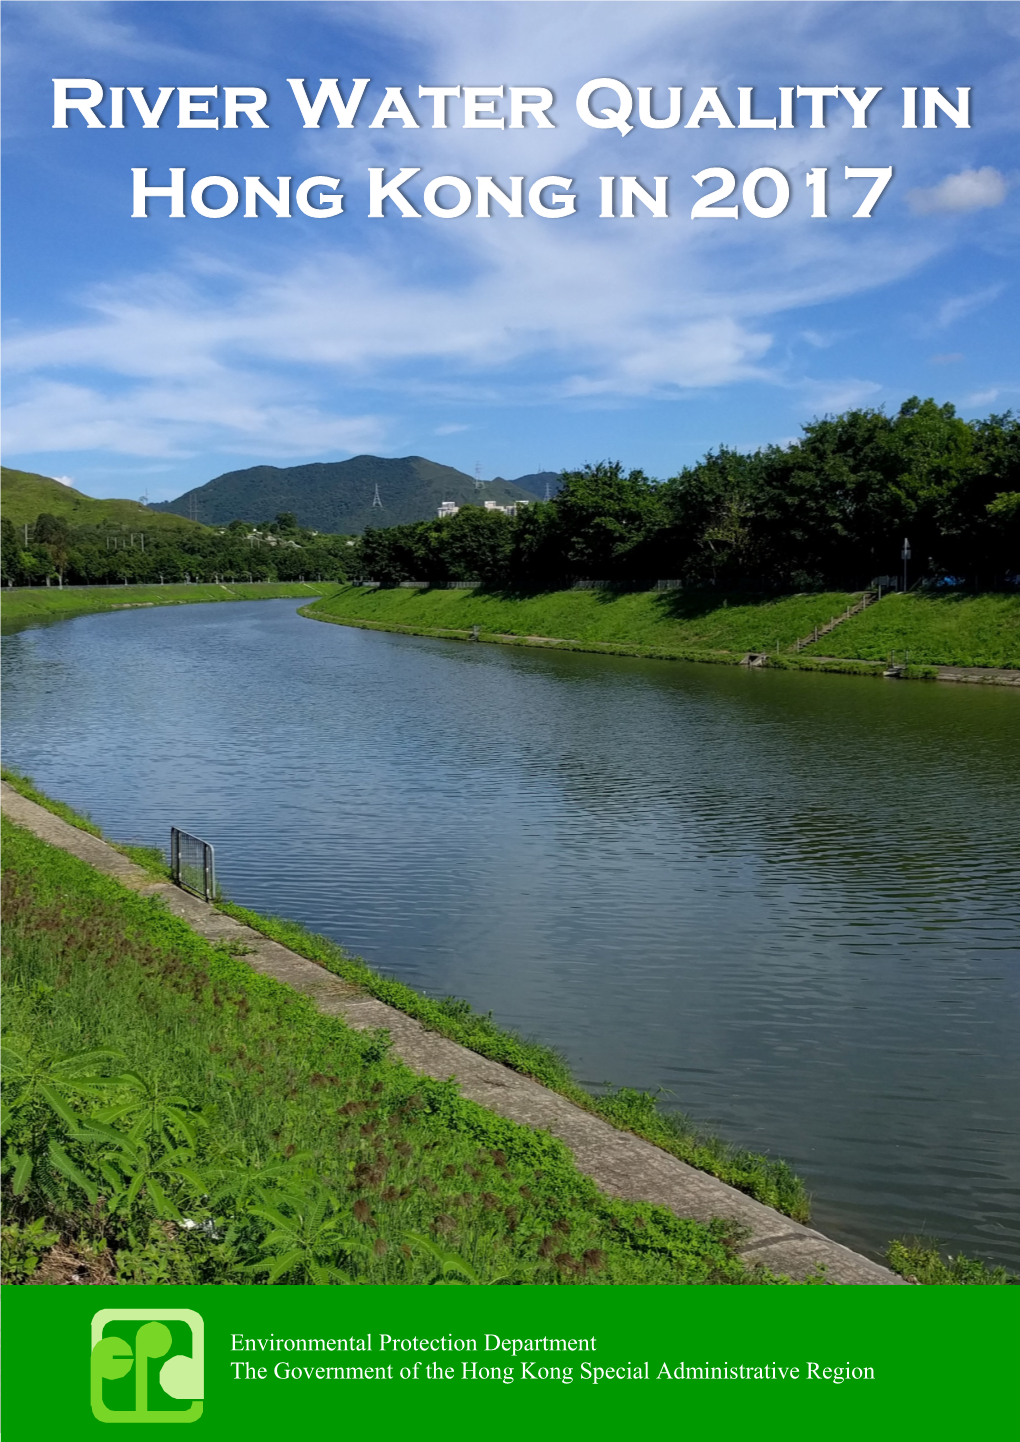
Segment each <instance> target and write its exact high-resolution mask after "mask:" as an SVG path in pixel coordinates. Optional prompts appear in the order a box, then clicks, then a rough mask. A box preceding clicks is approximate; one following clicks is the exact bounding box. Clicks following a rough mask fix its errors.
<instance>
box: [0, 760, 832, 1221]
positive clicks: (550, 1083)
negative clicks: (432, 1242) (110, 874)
mask: <svg viewBox="0 0 1020 1442" xmlns="http://www.w3.org/2000/svg"><path fill="white" fill-rule="evenodd" d="M2 774H3V779H4V780H5V781H6V782H7V783H8V784H9V785H10V786H13V787H14V789H15V790H16V791H18V792H20V794H21V795H22V796H26V797H28V799H29V800H30V801H34V802H35V803H36V804H37V805H39V806H43V807H45V808H46V810H48V811H52V812H53V814H54V815H55V816H60V817H61V818H62V819H63V820H64V821H67V822H70V824H71V825H72V826H77V827H79V828H80V829H81V830H83V831H88V832H90V833H91V834H92V835H93V836H102V834H103V833H102V832H101V831H100V829H99V827H98V826H96V825H95V824H94V823H93V822H92V821H91V820H90V819H89V818H88V817H87V816H82V815H81V814H80V813H78V812H76V811H74V810H73V809H72V808H71V807H70V806H67V805H65V803H64V802H62V801H54V800H53V799H52V798H51V797H49V796H47V795H46V794H45V792H42V791H39V790H37V789H36V787H35V786H34V785H33V783H32V781H31V780H30V779H29V778H28V777H26V776H22V775H20V774H19V773H18V772H16V771H12V770H10V769H9V768H7V767H4V768H3V770H2ZM108 844H110V845H115V846H116V849H117V850H118V851H122V852H123V853H124V854H125V855H126V856H130V857H131V858H132V859H133V860H134V861H136V862H138V864H139V865H141V866H144V867H146V868H148V869H149V870H151V871H154V872H155V873H156V874H157V875H158V876H160V878H165V877H166V876H168V875H169V872H168V870H167V867H166V862H165V858H164V857H163V856H162V854H161V853H160V852H158V851H156V850H155V849H150V848H146V847H138V846H119V845H117V844H116V843H113V842H108ZM220 907H221V910H223V911H225V912H227V913H228V915H230V916H233V917H236V919H237V920H238V921H241V922H243V923H244V924H245V925H246V926H250V927H252V928H253V930H255V931H261V932H262V933H263V934H264V935H265V936H268V937H271V938H272V939H273V940H274V941H278V942H280V943H281V945H283V946H287V947H289V948H290V949H291V950H292V951H296V952H297V953H298V954H299V955H300V956H307V957H309V958H311V960H313V961H317V962H319V963H320V964H321V965H322V966H324V967H326V968H327V970H329V971H332V972H333V973H335V974H336V975H337V976H342V977H343V978H344V979H345V980H347V981H351V982H353V983H354V984H355V985H357V986H359V987H362V988H364V990H365V991H367V992H369V993H370V994H371V995H372V996H376V997H378V998H379V999H380V1000H381V1001H385V1002H386V1003H388V1005H390V1006H392V1007H395V1008H396V1009H397V1010H398V1011H403V1012H405V1013H406V1014H407V1015H408V1016H413V1017H415V1018H416V1019H417V1020H418V1021H420V1022H421V1023H422V1024H423V1025H424V1026H425V1027H427V1028H428V1030H430V1031H436V1032H439V1033H440V1034H441V1035H442V1036H446V1037H449V1038H450V1039H451V1041H456V1042H459V1043H460V1044H461V1046H465V1047H467V1048H469V1049H470V1050H471V1051H476V1052H478V1053H479V1054H480V1055H481V1056H487V1057H490V1058H491V1059H492V1060H493V1061H498V1062H501V1063H502V1064H503V1065H504V1066H508V1067H511V1068H512V1069H513V1070H514V1071H519V1072H522V1073H523V1074H524V1075H526V1076H530V1077H534V1079H535V1080H536V1081H538V1082H540V1083H541V1084H542V1085H543V1086H547V1087H550V1088H551V1089H552V1090H554V1091H558V1092H560V1093H561V1094H562V1095H563V1096H566V1097H569V1098H570V1100H571V1101H573V1102H575V1103H576V1104H577V1105H578V1106H582V1107H584V1108H585V1109H586V1110H588V1111H592V1112H597V1113H598V1114H599V1115H600V1116H602V1117H604V1118H605V1119H606V1120H607V1121H609V1122H612V1124H613V1125H614V1126H618V1127H620V1128H621V1129H622V1130H624V1131H632V1132H635V1133H637V1134H638V1135H639V1136H643V1137H646V1138H647V1139H648V1140H649V1141H651V1142H654V1143H655V1144H656V1145H657V1146H660V1147H662V1148H663V1150H664V1151H668V1152H671V1153H672V1154H673V1155H674V1156H676V1157H679V1158H681V1160H683V1161H685V1162H688V1163H689V1164H690V1165H691V1166H693V1167H697V1168H698V1169H699V1170H701V1171H704V1172H709V1173H710V1174H711V1175H712V1176H716V1177H719V1178H720V1179H721V1180H722V1181H725V1182H728V1183H729V1184H730V1185H731V1186H733V1187H737V1188H738V1189H739V1190H740V1191H742V1192H747V1194H748V1195H749V1196H752V1197H756V1198H757V1199H758V1200H759V1201H761V1202H764V1203H765V1204H766V1205H767V1206H770V1207H775V1208H776V1209H777V1210H778V1211H781V1212H785V1213H787V1215H789V1216H792V1217H795V1218H796V1219H797V1220H798V1221H801V1222H807V1221H808V1220H809V1218H810V1203H809V1199H808V1195H807V1192H806V1190H805V1187H804V1183H803V1182H802V1180H801V1179H800V1177H798V1176H796V1175H795V1173H794V1172H792V1171H791V1170H790V1168H789V1166H788V1165H787V1164H786V1162H784V1161H781V1160H778V1159H776V1158H773V1157H767V1156H762V1155H761V1154H759V1153H756V1152H749V1151H745V1150H743V1149H741V1148H739V1147H733V1146H730V1145H729V1144H728V1143H727V1142H725V1141H723V1140H722V1139H721V1138H719V1137H715V1136H712V1135H710V1134H708V1133H706V1132H705V1131H704V1130H703V1129H701V1128H699V1127H698V1126H697V1125H696V1123H695V1122H693V1121H692V1120H691V1118H689V1117H688V1116H686V1115H685V1114H684V1113H681V1112H673V1111H670V1112H666V1111H663V1110H662V1109H661V1108H660V1107H659V1105H658V1103H657V1101H656V1098H655V1097H654V1096H653V1095H652V1094H651V1093H649V1092H641V1091H635V1090H634V1089H633V1088H630V1087H621V1088H619V1089H618V1090H615V1091H612V1090H611V1091H609V1092H608V1093H606V1094H605V1095H602V1096H599V1097H593V1096H592V1095H591V1094H590V1093H589V1092H586V1091H585V1090H584V1088H583V1087H580V1086H578V1084H577V1082H575V1081H574V1078H573V1077H572V1076H571V1074H570V1071H569V1069H568V1067H567V1065H566V1063H565V1062H564V1061H563V1059H562V1057H560V1056H559V1054H558V1053H557V1052H555V1051H553V1050H552V1048H550V1047H547V1046H544V1045H543V1044H542V1043H541V1042H537V1041H534V1040H531V1039H529V1038H527V1037H523V1036H521V1035H520V1034H519V1033H518V1032H514V1031H507V1030H505V1029H504V1028H502V1027H499V1026H497V1025H496V1023H495V1022H493V1020H492V1017H491V1014H489V1015H479V1013H477V1012H475V1011H473V1010H472V1007H471V1004H470V1003H469V1002H466V1001H462V1000H460V999H458V998H456V997H443V998H441V999H439V1000H437V999H435V998H432V997H427V996H423V995H422V994H421V993H420V992H416V991H414V990H413V989H412V988H411V987H409V986H406V985H405V984H404V983H403V982H401V981H397V980H396V979H395V978H393V977H387V976H382V975H380V974H379V973H378V972H376V971H373V970H372V968H371V967H369V966H367V965H366V963H365V962H364V961H362V959H361V958H360V957H358V956H352V955H351V954H350V953H349V952H346V951H345V950H344V949H343V948H342V947H340V946H337V944H336V943H335V942H333V941H330V940H329V939H328V938H327V937H325V936H319V935H317V934H316V933H314V932H310V931H307V930H306V929H305V928H304V927H303V926H301V925H300V924H299V923H297V922H294V921H289V920H287V919H285V918H283V917H267V916H260V915H259V913H258V912H255V911H249V910H248V909H247V908H246V907H241V906H235V905H233V904H232V903H230V902H227V901H223V902H221V903H220Z"/></svg>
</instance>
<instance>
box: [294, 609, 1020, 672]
mask: <svg viewBox="0 0 1020 1442" xmlns="http://www.w3.org/2000/svg"><path fill="white" fill-rule="evenodd" d="M858 599H859V596H858V595H852V594H850V593H849V592H843V591H826V592H820V593H818V594H809V595H796V596H777V597H748V596H747V595H744V594H739V593H738V594H733V595H730V596H726V595H720V594H719V593H718V592H714V591H713V592H707V591H703V592H695V591H668V592H665V593H656V592H614V591H550V592H544V593H542V594H540V595H531V596H513V595H507V594H505V593H502V592H488V591H482V590H478V591H467V590H455V591H446V590H435V591H415V590H403V589H388V590H383V589H379V590H365V589H363V588H359V587H355V586H343V587H341V588H340V589H339V590H337V591H335V592H334V593H333V594H332V595H330V596H329V597H327V598H326V599H325V600H323V601H318V602H314V603H312V604H311V605H309V606H307V607H303V608H302V615H305V616H309V617H311V618H312V619H313V620H323V621H337V622H340V623H341V624H352V625H360V626H366V627H377V628H380V629H382V630H401V629H404V630H407V631H410V632H412V633H415V634H420V635H437V636H442V635H448V636H451V637H456V638H463V637H466V636H468V635H469V634H470V632H471V628H472V627H473V626H478V627H479V628H480V631H481V639H483V640H494V641H495V640H498V641H502V642H505V643H510V644H514V643H516V644H521V645H525V644H539V643H540V642H541V640H542V638H551V639H553V640H556V641H558V642H560V643H561V644H562V645H563V646H564V647H565V648H566V649H573V650H586V651H596V652H605V653H608V654H619V655H628V654H630V655H635V656H649V657H655V658H661V659H668V660H691V661H715V662H719V663H723V664H725V663H729V664H735V663H736V662H737V661H739V660H740V659H741V657H743V656H744V655H745V654H746V653H747V652H748V651H765V652H767V653H768V656H769V663H768V664H769V665H770V666H775V667H778V668H780V669H784V670H800V671H835V672H840V673H845V674H849V675H862V676H874V675H880V674H881V668H882V666H883V665H884V664H885V663H886V662H887V661H888V659H889V656H890V655H891V654H895V656H896V659H897V661H899V662H902V661H903V659H904V655H905V654H909V662H910V664H909V667H908V670H907V672H906V675H907V676H908V677H909V678H910V679H915V680H929V679H932V678H934V677H935V675H936V674H937V673H936V669H935V668H936V667H938V666H993V667H1004V668H1011V667H1020V596H1016V595H982V596H961V595H950V596H928V595H921V594H915V593H910V594H908V595H906V596H901V595H890V596H886V597H885V598H884V599H883V600H882V602H881V603H880V604H879V605H877V606H872V607H869V609H868V610H867V611H864V612H862V613H861V614H860V615H859V616H854V617H852V618H851V619H850V620H849V621H845V622H843V623H842V624H841V625H840V626H838V627H837V628H836V630H835V631H833V632H831V633H830V634H829V635H827V636H824V637H823V638H822V639H821V640H820V641H818V642H817V643H814V644H812V645H810V646H807V647H805V649H804V650H803V651H801V652H797V653H794V652H792V651H791V650H790V649H789V648H790V647H792V645H793V643H794V642H795V641H797V640H799V639H800V638H802V637H803V636H806V635H808V634H810V632H811V631H812V630H813V629H814V627H815V626H822V625H824V624H825V623H826V622H828V621H829V620H830V619H831V618H832V617H833V616H838V615H839V614H840V612H842V611H844V610H845V609H846V607H847V606H848V605H850V604H852V603H853V602H855V601H856V600H858ZM830 657H831V658H834V659H828V658H830ZM823 658H824V659H823Z"/></svg>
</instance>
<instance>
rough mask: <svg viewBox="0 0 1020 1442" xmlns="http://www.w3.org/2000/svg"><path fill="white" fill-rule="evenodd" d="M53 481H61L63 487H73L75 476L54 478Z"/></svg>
mask: <svg viewBox="0 0 1020 1442" xmlns="http://www.w3.org/2000/svg"><path fill="white" fill-rule="evenodd" d="M52 479H53V480H54V481H59V482H60V484H61V485H62V486H73V485H74V477H73V476H53V477H52Z"/></svg>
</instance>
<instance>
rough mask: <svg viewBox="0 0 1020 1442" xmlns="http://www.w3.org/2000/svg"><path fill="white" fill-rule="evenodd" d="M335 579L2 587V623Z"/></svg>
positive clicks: (308, 591) (255, 597) (327, 588)
mask: <svg viewBox="0 0 1020 1442" xmlns="http://www.w3.org/2000/svg"><path fill="white" fill-rule="evenodd" d="M335 589H336V583H335V582H334V581H322V582H317V581H308V582H305V581H254V582H251V583H249V582H247V581H231V582H227V581H216V582H214V581H208V582H206V581H196V582H195V583H194V584H193V585H184V584H173V583H171V584H168V585H165V586H19V587H9V588H7V589H4V590H0V620H2V622H3V624H4V626H5V627H6V626H9V625H16V624H20V623H22V622H25V621H32V620H36V619H38V620H45V619H47V618H52V619H54V620H61V619H65V618H67V617H69V616H73V615H86V614H88V613H90V612H94V611H124V610H129V609H131V608H133V607H137V606H184V605H192V604H195V603H197V602H200V601H271V600H278V599H287V598H298V599H301V598H304V599H307V598H308V597H309V596H323V595H328V594H329V593H330V592H332V591H334V590H335Z"/></svg>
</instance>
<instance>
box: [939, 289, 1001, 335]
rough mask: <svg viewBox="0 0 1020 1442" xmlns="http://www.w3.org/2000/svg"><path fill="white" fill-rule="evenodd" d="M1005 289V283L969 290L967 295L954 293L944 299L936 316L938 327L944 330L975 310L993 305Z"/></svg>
mask: <svg viewBox="0 0 1020 1442" xmlns="http://www.w3.org/2000/svg"><path fill="white" fill-rule="evenodd" d="M1005 289H1006V287H1005V285H988V286H985V287H983V289H981V290H972V291H968V292H967V294H966V295H954V296H952V297H951V299H949V300H946V301H943V302H942V304H941V305H940V306H939V309H938V313H937V315H936V316H935V327H936V329H938V330H944V329H945V328H946V327H947V326H951V325H955V324H956V322H957V321H958V320H963V319H964V318H965V317H966V316H968V315H973V313H974V311H976V310H980V309H981V308H982V306H986V305H991V303H992V301H993V300H998V298H999V296H1000V295H1001V294H1002V292H1003V291H1004V290H1005Z"/></svg>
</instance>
